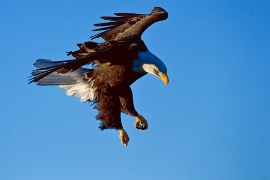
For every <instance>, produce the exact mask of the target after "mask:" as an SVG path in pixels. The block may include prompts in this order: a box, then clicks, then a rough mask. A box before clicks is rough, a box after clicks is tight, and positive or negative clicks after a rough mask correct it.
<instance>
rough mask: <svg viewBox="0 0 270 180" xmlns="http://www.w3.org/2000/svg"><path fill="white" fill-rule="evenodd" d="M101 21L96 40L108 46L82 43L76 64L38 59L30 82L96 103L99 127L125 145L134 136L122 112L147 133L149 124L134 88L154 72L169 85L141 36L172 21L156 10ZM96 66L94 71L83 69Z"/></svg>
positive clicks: (79, 45)
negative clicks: (113, 132) (159, 23)
mask: <svg viewBox="0 0 270 180" xmlns="http://www.w3.org/2000/svg"><path fill="white" fill-rule="evenodd" d="M115 15H116V16H113V17H111V16H102V17H101V18H102V19H104V20H108V21H107V22H105V23H99V24H94V25H95V26H98V27H99V28H98V29H95V30H93V31H101V32H100V33H98V34H96V35H94V36H91V37H90V38H91V40H93V39H95V38H99V37H102V38H103V39H104V40H105V41H104V42H102V43H96V42H93V41H87V42H84V43H81V44H78V47H79V50H77V51H70V52H68V53H67V55H72V56H73V57H74V59H72V60H63V61H51V60H47V59H38V60H37V61H36V62H35V63H34V66H35V67H36V68H37V69H36V70H34V71H33V72H32V76H31V77H30V79H29V83H33V82H35V83H37V85H41V86H47V85H58V86H59V87H60V88H62V89H64V90H66V95H68V96H74V97H80V98H81V101H82V102H86V101H89V102H94V103H95V106H94V109H97V110H98V111H99V113H98V115H97V116H96V119H97V120H101V125H100V128H101V130H104V129H109V128H113V129H117V130H119V132H120V136H119V137H120V140H121V143H122V144H123V145H124V146H127V145H128V142H129V137H128V134H127V132H126V131H125V130H124V128H123V126H122V123H121V117H120V115H121V112H125V113H127V114H129V115H131V116H134V117H135V118H136V120H135V123H134V126H135V127H136V128H137V129H142V130H145V129H147V128H148V123H147V121H146V120H145V118H144V117H143V116H142V115H140V114H139V113H138V112H137V111H136V110H135V107H134V104H133V96H132V91H131V88H130V85H131V84H132V83H134V82H135V81H136V80H137V79H139V78H141V77H142V76H144V75H146V74H147V73H150V74H152V75H154V76H157V77H159V78H160V79H161V80H162V81H163V82H164V83H165V84H166V85H167V84H168V82H169V79H168V76H167V68H166V66H165V64H164V63H163V62H162V61H161V60H160V59H159V58H158V57H156V56H155V55H154V54H152V53H151V52H150V51H149V50H148V49H147V47H146V45H145V44H144V42H143V41H142V40H141V35H142V33H143V32H144V31H145V30H146V29H147V28H148V27H149V26H150V25H152V24H153V23H155V22H157V21H162V20H165V19H167V18H168V13H167V12H166V11H165V10H164V9H163V8H160V7H155V8H154V9H153V10H152V11H151V13H150V14H135V13H115ZM87 64H92V67H91V68H89V69H88V68H85V67H83V66H84V65H87Z"/></svg>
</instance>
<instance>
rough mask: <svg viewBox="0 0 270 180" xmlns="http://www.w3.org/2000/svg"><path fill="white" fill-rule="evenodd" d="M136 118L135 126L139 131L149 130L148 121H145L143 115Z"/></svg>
mask: <svg viewBox="0 0 270 180" xmlns="http://www.w3.org/2000/svg"><path fill="white" fill-rule="evenodd" d="M135 118H136V121H135V123H134V126H135V127H136V128H137V129H141V130H145V129H147V128H148V123H147V121H146V120H145V119H144V117H143V116H141V115H138V116H135Z"/></svg>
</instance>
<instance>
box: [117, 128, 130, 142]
mask: <svg viewBox="0 0 270 180" xmlns="http://www.w3.org/2000/svg"><path fill="white" fill-rule="evenodd" d="M119 132H120V135H119V138H120V140H121V143H122V144H123V145H124V146H127V145H128V141H129V137H128V134H127V132H126V131H125V130H124V129H119Z"/></svg>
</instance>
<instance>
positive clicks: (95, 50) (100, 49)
mask: <svg viewBox="0 0 270 180" xmlns="http://www.w3.org/2000/svg"><path fill="white" fill-rule="evenodd" d="M139 42H140V43H141V42H142V41H141V40H140V37H138V36H130V37H127V38H125V39H121V40H119V41H110V42H104V43H102V44H93V42H86V43H84V44H78V46H79V47H80V50H78V51H74V52H72V51H71V52H68V55H72V56H74V57H75V58H77V59H73V60H64V61H51V62H50V66H48V67H38V66H36V65H35V64H34V65H35V66H36V67H38V68H39V69H37V70H35V71H34V72H33V73H32V77H30V79H29V83H32V82H38V81H39V80H41V79H42V78H44V77H46V76H48V75H49V74H51V73H53V72H57V73H58V74H65V73H68V72H73V71H76V70H77V69H78V68H80V67H82V66H84V65H86V64H91V63H106V62H109V63H114V62H115V61H119V60H120V59H121V58H123V57H125V55H126V54H127V53H130V52H132V51H133V50H134V46H135V47H136V46H138V43H139ZM87 43H88V44H87ZM89 43H90V44H89ZM134 44H135V45H134ZM90 47H91V48H90ZM36 63H38V61H37V62H36ZM119 63H120V62H119Z"/></svg>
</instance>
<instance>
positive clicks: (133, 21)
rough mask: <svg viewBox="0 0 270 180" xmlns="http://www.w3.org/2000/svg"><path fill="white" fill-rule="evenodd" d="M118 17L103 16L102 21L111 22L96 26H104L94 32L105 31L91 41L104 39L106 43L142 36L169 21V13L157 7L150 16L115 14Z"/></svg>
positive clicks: (92, 37) (94, 36)
mask: <svg viewBox="0 0 270 180" xmlns="http://www.w3.org/2000/svg"><path fill="white" fill-rule="evenodd" d="M114 14H115V15H116V16H101V19H103V20H108V21H110V22H106V23H98V24H94V26H99V27H100V26H103V27H102V28H98V29H94V30H93V31H103V32H100V33H98V34H95V35H93V36H91V37H90V38H91V39H95V38H99V37H102V38H103V39H105V40H106V41H110V40H112V39H113V40H118V39H121V38H123V37H128V36H130V35H141V34H142V33H143V32H144V31H145V30H146V29H147V28H148V27H149V26H150V25H152V24H153V23H155V22H157V21H162V20H165V19H167V17H168V13H167V12H166V11H165V10H164V9H162V8H160V7H155V8H154V9H153V10H152V12H151V13H150V14H136V13H114Z"/></svg>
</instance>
